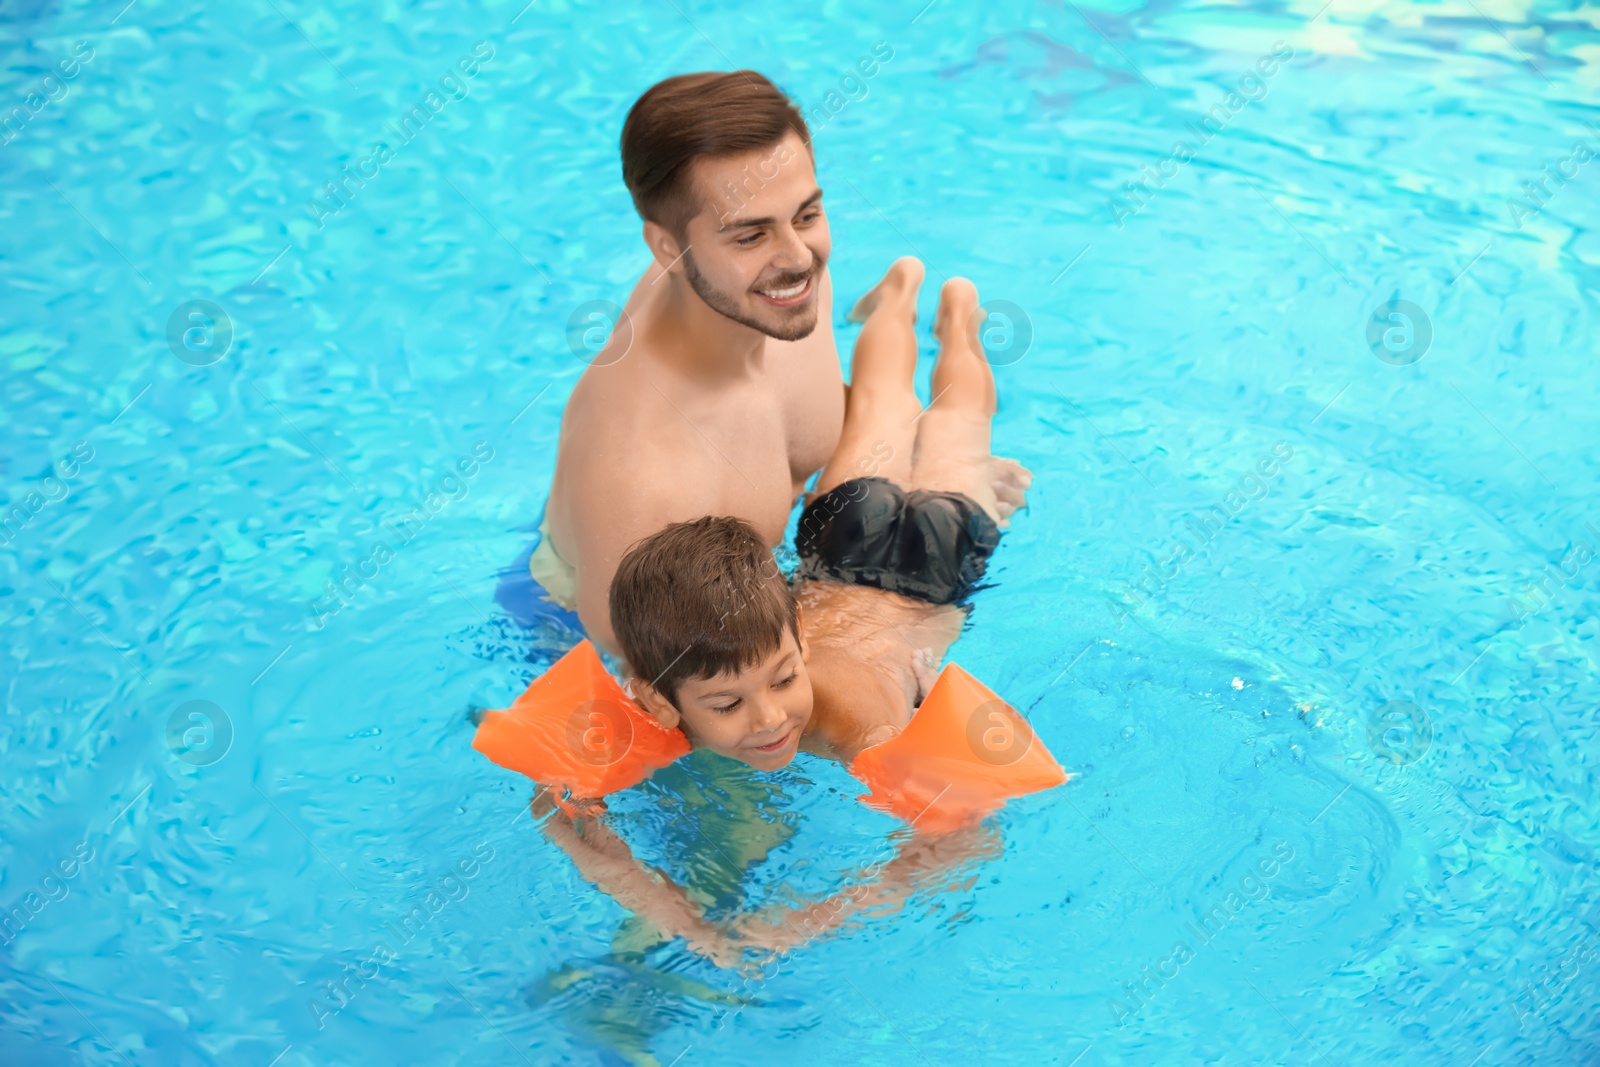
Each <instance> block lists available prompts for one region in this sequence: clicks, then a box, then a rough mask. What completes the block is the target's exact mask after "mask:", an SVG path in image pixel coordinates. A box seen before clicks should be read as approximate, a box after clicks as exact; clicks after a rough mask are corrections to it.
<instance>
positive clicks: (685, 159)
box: [622, 70, 811, 242]
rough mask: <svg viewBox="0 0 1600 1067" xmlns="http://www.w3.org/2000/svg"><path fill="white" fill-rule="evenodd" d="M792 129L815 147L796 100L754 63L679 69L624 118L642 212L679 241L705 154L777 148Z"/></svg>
mask: <svg viewBox="0 0 1600 1067" xmlns="http://www.w3.org/2000/svg"><path fill="white" fill-rule="evenodd" d="M790 130H793V131H794V132H795V133H797V134H799V136H800V140H801V141H802V142H803V143H804V144H805V146H806V151H807V152H808V153H809V152H810V151H811V130H810V129H809V128H808V127H807V126H806V120H805V116H804V115H802V114H800V109H799V108H797V107H795V106H794V102H793V101H791V100H790V99H789V98H788V97H787V96H785V95H784V94H783V91H782V90H781V89H779V88H778V87H777V86H776V85H773V84H772V82H770V81H768V80H767V78H766V77H765V76H764V75H761V74H758V73H756V72H755V71H753V70H736V71H732V72H731V73H718V72H715V71H708V72H704V73H700V74H679V75H677V76H676V77H672V78H667V79H664V80H663V81H659V82H656V84H654V85H652V86H651V87H650V88H649V89H647V90H645V93H644V95H643V96H641V97H639V99H638V100H636V101H634V104H633V107H632V108H630V109H629V111H628V117H627V119H626V121H624V122H623V124H622V180H623V181H624V182H625V183H626V184H627V186H628V192H630V193H632V194H633V206H634V207H635V208H636V209H638V212H639V217H640V218H643V219H646V220H648V221H650V222H654V223H658V224H660V225H662V226H665V227H666V228H667V230H668V231H669V232H670V233H671V234H672V235H673V236H674V237H676V238H677V239H678V240H679V241H680V242H681V241H682V240H683V238H684V231H685V229H686V228H687V227H688V225H689V220H690V219H692V218H694V217H695V215H697V214H699V212H700V207H701V205H700V204H699V203H697V202H696V199H695V191H694V188H693V186H692V184H691V181H690V178H691V175H690V167H689V165H690V164H691V163H693V162H694V161H695V160H696V159H698V158H700V157H702V156H709V157H716V156H735V155H739V154H740V153H743V152H753V151H755V150H756V149H760V148H771V147H773V146H775V145H777V144H778V143H779V142H780V141H782V140H783V138H784V135H785V134H786V133H787V132H789V131H790Z"/></svg>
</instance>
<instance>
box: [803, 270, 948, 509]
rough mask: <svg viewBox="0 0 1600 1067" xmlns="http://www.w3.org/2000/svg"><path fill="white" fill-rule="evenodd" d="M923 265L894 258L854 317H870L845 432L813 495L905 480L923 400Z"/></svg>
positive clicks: (860, 343)
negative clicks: (919, 321)
mask: <svg viewBox="0 0 1600 1067" xmlns="http://www.w3.org/2000/svg"><path fill="white" fill-rule="evenodd" d="M921 287H922V263H921V261H919V260H918V259H916V258H915V257H913V256H902V257H901V258H900V259H897V260H895V261H894V264H893V265H892V266H891V267H890V268H889V270H888V273H886V274H884V276H883V280H882V281H880V282H879V283H878V284H877V285H875V286H873V287H872V290H871V291H870V292H868V293H867V295H866V296H863V297H862V298H861V299H860V301H858V302H857V303H856V306H855V308H854V309H852V310H851V312H850V317H851V318H852V319H854V320H857V321H859V320H860V319H861V318H863V317H864V318H865V319H866V322H865V324H864V325H863V326H862V327H861V336H860V337H858V338H856V347H855V353H854V354H853V355H852V356H851V359H850V400H849V402H848V404H847V405H846V407H845V413H844V430H843V432H841V433H840V435H839V445H838V447H837V448H835V449H834V450H833V455H832V456H831V457H830V458H829V460H828V464H827V466H825V467H823V468H822V474H821V475H820V476H819V477H818V478H817V487H816V489H815V490H814V491H813V493H812V495H811V497H808V498H807V500H808V502H809V500H811V499H813V498H814V497H816V496H820V495H821V494H823V493H826V492H827V491H828V490H829V489H832V488H833V487H834V486H836V485H838V484H839V483H840V482H846V481H849V480H850V479H851V478H862V477H869V476H876V477H879V478H888V479H889V480H891V481H893V482H896V483H898V484H900V485H905V484H906V482H907V481H908V480H909V479H910V477H911V450H912V446H913V443H914V442H915V440H916V433H917V427H916V422H917V415H918V414H919V413H920V412H921V411H922V404H921V403H920V402H919V401H918V400H917V394H916V393H915V392H913V391H912V388H911V379H912V376H913V374H914V373H915V371H916V368H917V336H916V314H917V291H918V290H919V289H920V288H921Z"/></svg>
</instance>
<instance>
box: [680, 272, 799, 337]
mask: <svg viewBox="0 0 1600 1067" xmlns="http://www.w3.org/2000/svg"><path fill="white" fill-rule="evenodd" d="M813 255H814V254H813ZM822 267H823V264H822V261H821V260H817V259H815V258H813V261H812V266H811V285H812V287H813V291H812V293H811V295H810V297H809V298H808V299H807V300H806V302H805V304H804V305H803V306H802V308H800V309H795V308H773V309H772V313H773V317H774V321H770V322H764V321H761V320H758V319H753V318H751V317H750V316H749V315H748V314H747V313H745V312H744V311H742V310H740V307H739V302H738V301H737V300H735V299H734V298H733V297H731V296H729V295H728V294H727V293H724V292H722V291H721V290H719V289H714V288H712V286H711V283H710V282H708V281H706V278H705V275H703V274H701V273H700V269H699V268H698V267H696V266H695V265H694V257H693V256H691V255H690V254H689V253H688V252H684V254H683V273H684V275H685V277H687V278H688V279H689V288H691V289H693V290H694V291H695V295H696V296H698V297H699V298H700V299H701V300H704V301H705V302H706V306H707V307H709V308H710V309H711V310H712V311H715V312H716V313H717V314H719V315H721V316H723V317H724V318H729V319H732V320H733V321H734V322H737V323H739V324H740V325H742V326H748V327H750V328H751V329H752V330H758V331H760V332H761V333H764V334H766V335H767V336H768V337H771V338H775V339H776V340H779V341H798V340H800V339H801V338H802V337H809V336H810V335H811V331H812V330H815V329H816V328H817V307H818V303H817V299H816V292H815V287H816V284H817V278H818V276H819V275H821V273H822ZM789 284H790V285H793V284H794V282H793V281H790V282H789ZM778 288H783V286H778ZM796 310H801V311H803V312H804V313H803V314H802V315H800V316H799V317H792V315H791V314H790V313H792V312H794V311H796Z"/></svg>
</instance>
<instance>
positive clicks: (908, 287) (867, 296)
mask: <svg viewBox="0 0 1600 1067" xmlns="http://www.w3.org/2000/svg"><path fill="white" fill-rule="evenodd" d="M922 274H923V270H922V260H920V259H918V258H917V257H916V256H901V257H900V258H899V259H897V260H895V261H894V262H893V263H891V264H889V269H888V270H887V271H885V272H884V275H883V278H882V280H881V281H879V282H878V284H877V285H874V286H873V287H872V288H871V289H868V290H867V291H866V293H864V294H863V295H862V297H861V299H860V300H857V301H856V302H855V306H854V307H852V308H851V309H850V314H848V315H846V316H845V321H846V322H866V321H867V316H868V315H871V314H872V312H873V310H874V309H875V308H876V307H877V306H878V301H879V300H881V299H883V297H884V295H885V294H887V293H889V292H891V291H894V292H899V293H901V294H902V295H908V296H910V297H911V321H912V322H915V321H916V320H917V312H916V303H917V290H918V289H921V288H922Z"/></svg>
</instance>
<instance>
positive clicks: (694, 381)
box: [529, 70, 1022, 651]
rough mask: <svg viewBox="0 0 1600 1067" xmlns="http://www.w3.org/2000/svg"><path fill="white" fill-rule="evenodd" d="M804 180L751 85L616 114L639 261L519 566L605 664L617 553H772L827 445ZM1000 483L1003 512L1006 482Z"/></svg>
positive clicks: (817, 265)
mask: <svg viewBox="0 0 1600 1067" xmlns="http://www.w3.org/2000/svg"><path fill="white" fill-rule="evenodd" d="M814 164H815V160H814V158H813V156H812V152H811V136H810V131H809V129H808V128H807V126H806V122H805V119H804V117H803V116H802V115H801V114H800V112H799V110H798V109H797V108H796V107H795V106H794V105H793V104H792V103H791V102H790V100H789V99H788V98H787V97H786V96H784V95H783V93H782V92H781V91H780V90H779V89H778V88H777V87H776V86H774V85H773V84H772V83H771V82H770V81H768V80H767V79H766V78H765V77H763V76H762V75H760V74H757V73H755V72H754V71H748V70H742V71H734V72H732V73H700V74H684V75H679V76H677V77H673V78H668V79H666V80H665V81H662V82H659V83H657V84H656V85H654V86H653V87H651V88H650V89H649V90H648V91H646V92H645V94H644V95H643V96H641V97H640V98H639V99H638V101H636V102H635V104H634V106H633V108H632V109H631V110H630V111H629V112H628V117H627V120H626V121H625V122H624V124H623V128H622V175H623V180H624V182H626V184H627V186H628V190H629V192H630V193H631V194H632V195H633V201H634V206H635V207H636V208H637V209H638V212H639V214H640V216H641V218H642V219H643V220H644V240H645V244H646V245H647V246H648V247H649V249H650V252H651V255H652V256H653V258H654V262H652V263H651V265H650V267H649V268H648V269H647V270H646V271H645V273H644V275H643V277H641V278H640V279H639V281H638V283H637V284H636V285H635V286H634V289H633V292H632V294H631V295H630V296H629V297H628V301H627V304H626V305H625V306H624V308H623V313H624V324H625V327H624V324H619V327H618V328H617V329H615V330H613V333H612V337H611V340H610V341H609V342H608V345H607V347H606V348H605V349H603V350H602V351H601V352H600V353H599V354H598V355H597V356H596V357H595V359H594V361H593V363H592V364H591V365H590V367H589V368H588V369H587V370H586V371H585V372H584V374H583V376H582V378H581V379H579V381H578V384H577V386H576V387H575V388H574V389H573V392H572V396H571V398H570V399H569V400H568V402H567V408H566V411H565V413H564V414H563V416H562V420H561V437H560V444H559V446H558V452H557V457H556V470H555V477H554V480H553V482H552V484H551V489H550V500H549V504H548V505H547V507H546V510H545V520H544V523H543V525H542V526H541V529H540V533H541V539H540V543H539V545H538V547H537V548H536V549H535V551H534V553H533V556H532V558H531V559H530V561H529V570H530V571H531V572H532V575H533V577H534V578H535V579H536V580H538V581H539V583H540V584H541V585H543V586H544V588H545V590H546V591H547V592H548V593H549V595H550V596H551V598H552V599H554V600H555V601H557V602H558V603H561V604H563V605H564V606H566V607H569V608H575V609H576V610H577V612H578V616H579V618H580V619H581V620H582V622H583V626H584V629H585V630H586V631H587V632H588V634H589V636H590V637H591V638H592V639H593V640H594V641H595V642H596V643H597V644H599V645H601V646H602V647H605V648H607V649H610V650H613V651H614V650H615V649H616V640H615V638H614V636H613V632H612V626H611V621H610V616H609V608H608V603H607V594H608V590H609V587H610V584H611V577H612V574H613V573H614V572H615V571H616V568H617V564H618V562H619V561H620V560H621V558H622V556H623V555H624V554H625V553H626V552H627V550H628V548H629V547H631V546H632V545H633V544H634V543H635V542H637V541H639V540H640V539H641V538H643V537H646V536H648V535H649V534H652V533H655V532H656V531H657V530H660V529H662V528H663V527H665V526H667V525H669V524H671V523H675V522H683V521H687V520H691V519H697V518H700V517H702V516H705V515H732V516H736V517H738V518H742V519H744V520H745V521H747V522H749V523H750V524H751V525H752V526H753V527H755V529H756V530H757V531H758V532H759V534H760V535H761V537H762V538H763V539H765V541H766V542H767V543H768V544H769V545H777V544H778V542H779V541H781V540H782V538H783V531H784V527H785V525H786V524H787V522H788V518H789V513H790V511H791V509H792V508H793V507H794V504H795V500H796V498H797V497H798V496H799V495H800V493H801V492H802V491H803V489H804V486H805V483H806V481H807V479H809V478H810V477H811V475H812V474H813V473H814V472H816V471H817V470H818V469H819V468H820V467H821V466H822V465H823V463H825V462H827V460H828V459H829V457H830V456H831V455H832V453H833V451H834V448H835V446H836V445H837V444H838V442H839V434H840V430H841V428H842V426H843V421H844V402H845V386H844V381H843V377H842V375H841V372H840V366H839V356H838V351H837V349H836V348H835V347H834V340H833V327H832V310H833V291H832V283H831V280H830V278H829V275H828V270H827V262H828V256H829V253H830V252H831V250H832V245H831V242H830V240H829V235H828V220H827V216H826V215H825V214H824V212H823V208H822V190H821V189H820V188H819V187H818V185H817V179H816V170H815V165H814ZM819 325H820V327H821V328H820V329H819V328H818V327H819ZM863 458H864V459H867V457H863ZM1012 466H1013V467H1014V466H1015V465H1012ZM1015 469H1016V470H1017V471H1020V468H1015ZM865 473H870V472H865ZM1002 480H1003V481H1005V482H1006V483H1007V484H1008V486H1010V487H1011V488H1010V491H1009V492H1005V493H1003V494H1002V496H1003V497H1004V498H1005V499H1006V500H1007V502H1008V504H1009V505H1013V506H1014V505H1015V504H1020V502H1021V498H1020V486H1021V484H1022V482H1021V479H1020V478H1019V477H1018V476H1017V475H1016V474H1015V473H1008V474H1007V475H1006V476H1004V477H1003V478H1002ZM1007 513H1009V507H1008V508H1007Z"/></svg>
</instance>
